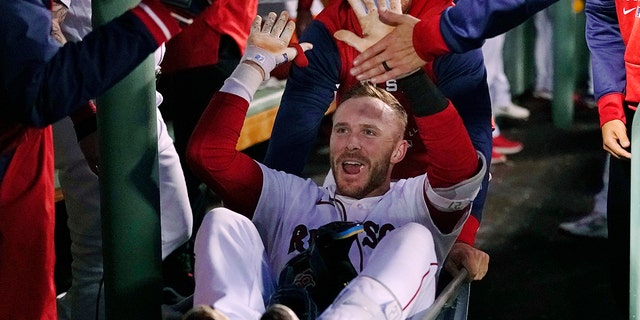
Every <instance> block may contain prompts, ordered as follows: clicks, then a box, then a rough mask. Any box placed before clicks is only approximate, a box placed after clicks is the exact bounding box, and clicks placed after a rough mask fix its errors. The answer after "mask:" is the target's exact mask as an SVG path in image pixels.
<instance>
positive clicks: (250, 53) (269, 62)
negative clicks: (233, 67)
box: [240, 45, 277, 80]
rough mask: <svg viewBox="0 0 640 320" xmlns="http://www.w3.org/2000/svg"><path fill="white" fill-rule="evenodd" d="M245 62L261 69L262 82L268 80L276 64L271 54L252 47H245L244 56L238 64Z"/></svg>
mask: <svg viewBox="0 0 640 320" xmlns="http://www.w3.org/2000/svg"><path fill="white" fill-rule="evenodd" d="M245 60H248V61H253V62H255V63H256V64H258V65H259V66H260V68H262V71H264V79H263V80H269V78H270V74H271V70H273V69H274V68H275V67H276V63H277V62H276V57H275V55H274V54H273V53H271V52H269V51H267V50H264V49H262V48H259V47H256V46H254V45H250V46H247V49H246V50H245V53H244V56H243V57H242V60H241V61H240V62H242V61H245Z"/></svg>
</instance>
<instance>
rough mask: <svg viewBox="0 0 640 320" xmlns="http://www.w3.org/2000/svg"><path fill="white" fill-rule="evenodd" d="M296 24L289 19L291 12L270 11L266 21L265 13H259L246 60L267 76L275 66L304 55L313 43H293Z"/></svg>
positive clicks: (252, 25) (252, 29) (253, 27)
mask: <svg viewBox="0 0 640 320" xmlns="http://www.w3.org/2000/svg"><path fill="white" fill-rule="evenodd" d="M295 28H296V25H295V23H294V22H293V21H292V20H289V13H287V12H286V11H283V12H282V13H280V16H279V17H278V16H277V15H276V14H275V13H273V12H270V13H269V14H268V15H267V18H266V19H265V21H264V23H263V21H262V17H261V16H256V18H255V19H253V23H252V24H251V32H250V33H249V38H248V39H247V49H246V52H245V54H244V56H243V58H242V62H244V63H248V64H250V65H252V66H254V67H256V68H257V69H258V70H259V71H260V72H261V73H262V75H263V78H265V79H266V78H267V77H268V75H269V73H270V72H271V70H273V69H274V68H275V67H276V66H278V65H280V64H282V63H285V62H287V61H289V60H295V59H296V57H298V55H304V51H307V50H309V49H311V48H312V47H313V45H311V44H310V43H306V42H305V43H301V44H299V47H289V42H290V41H291V37H292V36H293V32H295Z"/></svg>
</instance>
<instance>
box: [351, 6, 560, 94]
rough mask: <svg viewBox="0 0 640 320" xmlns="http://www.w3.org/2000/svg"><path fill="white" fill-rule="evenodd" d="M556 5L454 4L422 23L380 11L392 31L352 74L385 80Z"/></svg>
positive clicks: (473, 45)
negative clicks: (385, 64) (384, 63)
mask: <svg viewBox="0 0 640 320" xmlns="http://www.w3.org/2000/svg"><path fill="white" fill-rule="evenodd" d="M356 1H358V0H350V3H352V5H353V3H354V2H356ZM391 1H394V0H391ZM396 1H397V0H396ZM556 1H558V0H459V1H457V2H456V5H455V6H451V7H449V8H447V9H445V10H444V11H443V12H442V13H441V14H439V15H433V16H431V17H426V18H423V19H417V18H415V17H411V16H409V15H407V14H404V15H402V14H398V13H396V12H393V11H391V10H380V11H379V15H380V20H381V21H382V22H383V23H386V24H388V25H390V26H394V27H396V28H395V30H393V31H392V32H390V33H389V34H388V35H387V36H386V37H384V38H382V39H381V40H380V41H379V42H378V43H376V44H375V45H373V46H371V47H370V48H369V49H367V50H366V51H364V52H362V54H360V56H358V57H357V58H356V59H355V60H354V68H353V69H352V74H353V75H355V76H356V77H357V78H358V79H360V80H364V79H370V80H371V81H372V82H374V83H381V82H385V81H387V80H390V79H393V78H396V77H398V76H399V75H402V74H405V73H406V72H409V71H411V70H415V69H416V68H418V67H421V66H423V65H425V64H426V63H427V62H428V61H432V60H433V59H435V58H436V57H438V56H441V55H443V54H445V53H447V52H457V53H461V52H466V51H469V50H472V49H477V48H480V47H481V46H482V44H483V43H484V40H485V39H487V38H491V37H494V36H496V35H498V34H501V33H504V32H506V31H508V30H510V29H511V28H513V27H516V26H517V25H519V24H521V23H522V22H524V21H525V20H527V19H528V18H529V17H531V16H533V15H534V14H535V13H536V12H538V11H540V10H542V9H544V8H546V7H547V6H549V5H551V4H553V3H554V2H556ZM397 52H406V54H404V55H398V54H396V53H397ZM382 62H386V63H387V65H388V66H389V68H387V69H389V70H386V69H385V68H384V67H383V65H382Z"/></svg>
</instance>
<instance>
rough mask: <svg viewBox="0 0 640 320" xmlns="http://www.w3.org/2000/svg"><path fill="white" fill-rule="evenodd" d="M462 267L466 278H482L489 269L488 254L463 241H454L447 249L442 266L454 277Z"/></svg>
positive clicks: (470, 279)
mask: <svg viewBox="0 0 640 320" xmlns="http://www.w3.org/2000/svg"><path fill="white" fill-rule="evenodd" d="M462 267H464V268H465V269H467V272H468V274H467V280H469V281H473V280H482V278H484V276H485V275H486V274H487V271H488V270H489V255H488V254H487V253H486V252H484V251H482V250H479V249H476V248H474V247H472V246H470V245H468V244H466V243H464V242H456V243H454V244H453V247H452V248H451V251H449V255H448V256H447V259H446V260H445V263H444V268H445V269H446V270H447V271H448V272H449V273H450V274H451V275H452V276H454V277H455V275H456V274H458V272H460V269H461V268H462Z"/></svg>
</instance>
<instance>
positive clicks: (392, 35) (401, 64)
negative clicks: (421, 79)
mask: <svg viewBox="0 0 640 320" xmlns="http://www.w3.org/2000/svg"><path fill="white" fill-rule="evenodd" d="M375 1H376V2H377V3H378V8H377V9H376V6H375V3H374V0H349V4H351V7H352V8H353V11H354V12H355V14H356V16H357V17H358V22H359V23H360V26H361V28H362V34H363V37H362V38H360V37H358V36H357V35H355V34H354V33H353V32H351V31H347V30H339V31H337V32H336V33H334V37H336V39H338V40H341V41H344V42H346V43H347V44H349V45H350V46H352V47H354V48H355V49H356V50H358V51H360V52H361V54H360V55H359V56H358V57H356V59H355V60H354V61H353V66H354V67H353V68H352V69H351V74H352V75H353V76H355V77H356V79H358V80H361V81H362V80H369V81H370V82H373V83H381V82H385V81H387V80H391V79H397V78H401V77H403V76H406V75H408V74H410V73H413V72H415V71H416V70H418V69H419V68H421V67H422V66H424V65H425V64H426V61H424V60H422V59H421V58H420V57H419V56H418V54H417V52H416V50H415V48H414V47H413V29H414V26H415V25H416V24H417V23H418V22H419V21H420V20H418V19H417V18H415V17H412V16H410V15H408V14H403V13H402V5H401V2H400V0H390V5H389V8H387V7H386V5H385V3H384V1H383V0H375Z"/></svg>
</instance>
